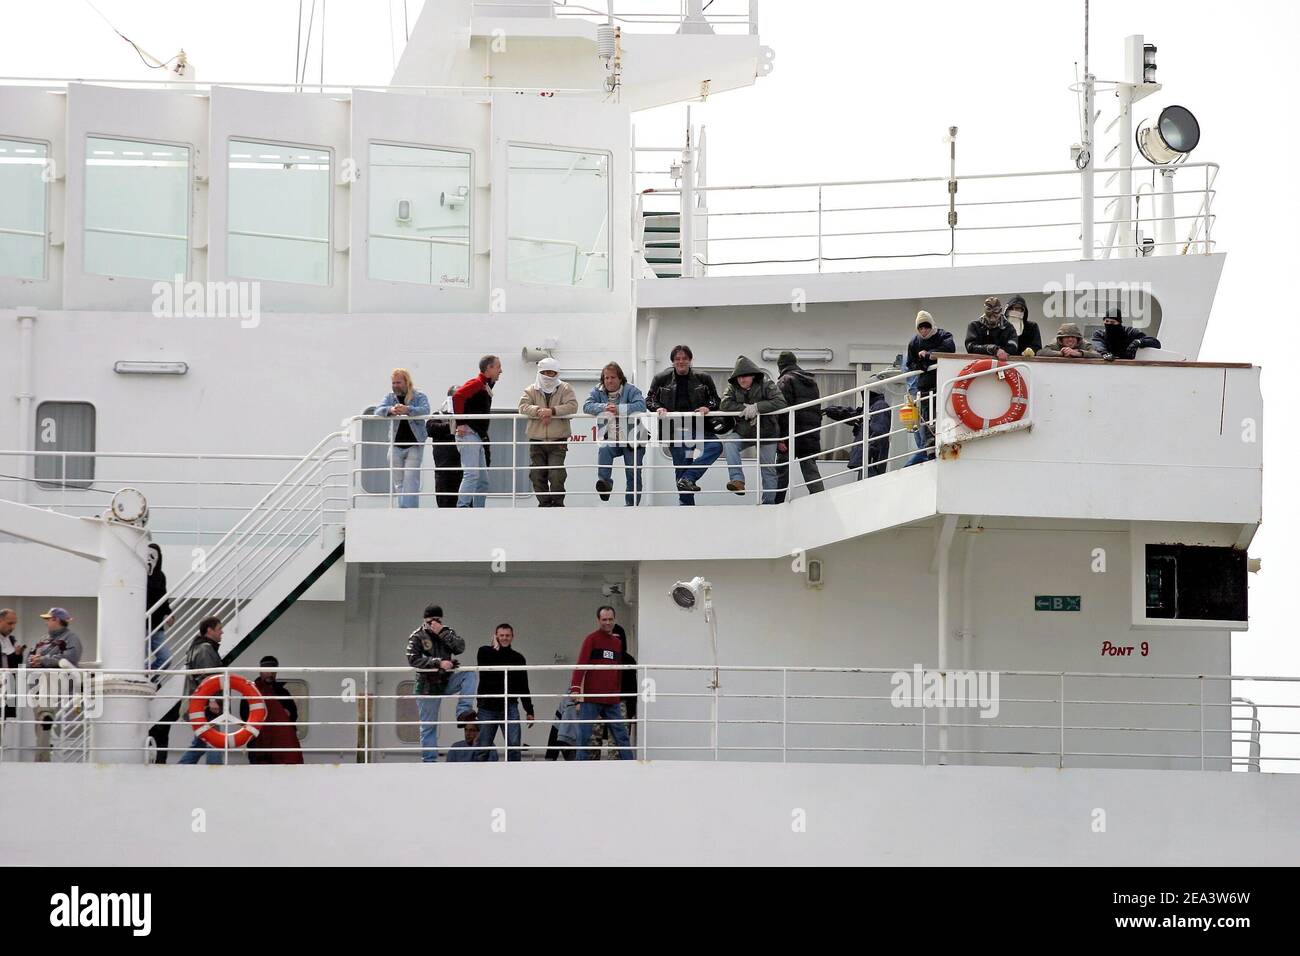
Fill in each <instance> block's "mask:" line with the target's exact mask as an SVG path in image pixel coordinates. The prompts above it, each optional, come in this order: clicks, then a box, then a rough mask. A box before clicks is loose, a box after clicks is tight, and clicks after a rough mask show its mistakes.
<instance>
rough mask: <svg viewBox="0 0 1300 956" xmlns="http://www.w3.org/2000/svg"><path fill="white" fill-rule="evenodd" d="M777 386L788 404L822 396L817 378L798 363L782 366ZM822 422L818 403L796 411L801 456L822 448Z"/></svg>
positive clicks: (795, 425) (795, 419)
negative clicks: (820, 430)
mask: <svg viewBox="0 0 1300 956" xmlns="http://www.w3.org/2000/svg"><path fill="white" fill-rule="evenodd" d="M776 386H777V388H779V389H780V390H781V394H782V395H784V396H785V403H786V404H787V405H802V404H803V403H804V402H815V401H817V400H818V399H819V398H821V397H822V393H821V389H819V388H818V387H817V379H815V378H814V377H813V375H812V373H811V372H805V371H804V370H803V369H801V368H800V367H799V366H798V365H783V366H781V377H780V378H778V379H777V380H776ZM821 423H822V412H821V409H820V408H819V407H818V406H816V405H811V406H809V407H808V408H801V409H799V411H797V412H795V413H794V429H795V431H796V432H799V435H798V437H797V438H796V439H795V442H796V445H797V446H798V448H797V449H796V453H797V454H798V455H799V456H803V455H808V454H812V453H814V452H817V451H820V450H821V434H820V432H819V431H818V429H820V427H821ZM805 433H806V434H805Z"/></svg>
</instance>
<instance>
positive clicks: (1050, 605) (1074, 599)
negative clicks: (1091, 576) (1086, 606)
mask: <svg viewBox="0 0 1300 956" xmlns="http://www.w3.org/2000/svg"><path fill="white" fill-rule="evenodd" d="M1034 610H1035V611H1082V610H1083V596H1082V595H1079V594H1035V595H1034Z"/></svg>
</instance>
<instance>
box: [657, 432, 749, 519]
mask: <svg viewBox="0 0 1300 956" xmlns="http://www.w3.org/2000/svg"><path fill="white" fill-rule="evenodd" d="M720 439H721V440H720V441H712V440H709V441H706V442H704V446H703V448H701V449H700V453H699V454H698V455H696V456H695V458H694V459H693V460H692V459H691V458H690V457H689V456H690V453H691V451H692V449H694V448H695V446H694V445H692V444H674V445H673V446H672V452H673V464H674V465H675V466H676V467H677V480H678V481H681V480H682V479H683V478H685V479H686V480H687V481H693V482H698V481H699V480H700V479H701V478H703V477H704V473H705V472H706V471H708V470H709V465H711V464H713V463H714V462H715V461H717V460H718V458H719V456H721V455H724V454H725V455H726V458H727V477H728V478H730V479H731V480H732V481H744V480H745V472H744V470H743V469H742V468H741V467H740V442H741V439H740V436H739V435H737V434H736V433H735V432H728V433H727V434H725V435H722V436H720ZM687 465H689V466H690V467H689V468H688V467H686V466H687ZM679 498H680V500H681V503H682V504H684V505H693V504H695V496H694V495H691V494H683V495H680V496H679Z"/></svg>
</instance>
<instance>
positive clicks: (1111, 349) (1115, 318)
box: [1092, 305, 1160, 362]
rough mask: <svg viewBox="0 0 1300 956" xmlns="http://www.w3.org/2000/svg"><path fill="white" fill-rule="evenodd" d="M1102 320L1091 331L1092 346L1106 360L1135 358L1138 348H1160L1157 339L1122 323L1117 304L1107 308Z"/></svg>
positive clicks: (1122, 319) (1122, 315)
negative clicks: (1099, 325)
mask: <svg viewBox="0 0 1300 956" xmlns="http://www.w3.org/2000/svg"><path fill="white" fill-rule="evenodd" d="M1102 322H1103V324H1102V327H1101V328H1099V329H1098V330H1097V331H1096V332H1093V333H1092V347H1093V348H1095V349H1096V350H1097V351H1098V352H1100V353H1101V357H1102V358H1104V359H1105V360H1106V361H1108V362H1111V361H1114V360H1115V359H1132V358H1137V350H1138V349H1158V348H1160V340H1159V339H1157V338H1155V337H1154V336H1151V335H1147V334H1146V333H1145V332H1139V331H1138V330H1137V329H1135V328H1131V327H1129V326H1126V325H1125V324H1124V313H1123V312H1121V311H1120V309H1119V306H1115V305H1113V306H1111V307H1110V308H1109V309H1107V310H1106V318H1105V319H1103V320H1102Z"/></svg>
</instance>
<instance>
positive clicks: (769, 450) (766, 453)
mask: <svg viewBox="0 0 1300 956" xmlns="http://www.w3.org/2000/svg"><path fill="white" fill-rule="evenodd" d="M745 447H746V448H752V447H754V446H753V445H746V446H745ZM736 457H737V458H739V457H740V451H739V446H737V451H736ZM776 457H777V456H776V442H775V441H770V442H763V443H762V444H760V445H759V448H758V463H759V466H760V470H761V473H762V481H763V504H765V505H774V504H776V493H777V491H778V490H779V486H780V484H781V470H780V469H779V468H777V466H776Z"/></svg>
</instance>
